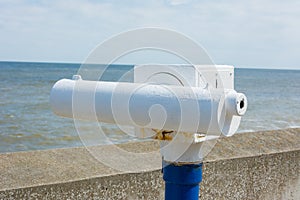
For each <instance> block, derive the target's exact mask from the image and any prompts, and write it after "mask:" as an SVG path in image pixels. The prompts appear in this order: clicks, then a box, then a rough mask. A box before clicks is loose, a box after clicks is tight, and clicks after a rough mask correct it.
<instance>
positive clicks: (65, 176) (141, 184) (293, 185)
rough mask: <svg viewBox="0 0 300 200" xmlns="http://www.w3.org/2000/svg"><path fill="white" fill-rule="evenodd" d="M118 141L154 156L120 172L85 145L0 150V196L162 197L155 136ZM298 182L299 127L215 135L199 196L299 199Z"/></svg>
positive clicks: (13, 197)
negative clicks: (135, 140)
mask: <svg viewBox="0 0 300 200" xmlns="http://www.w3.org/2000/svg"><path fill="white" fill-rule="evenodd" d="M119 146H120V147H121V148H123V149H126V150H129V151H132V152H143V151H153V152H154V153H155V154H157V156H156V157H155V159H151V160H145V161H144V162H142V163H138V164H137V163H132V165H133V166H134V167H133V169H134V170H132V171H131V172H130V173H124V172H120V171H118V170H115V169H111V168H109V167H107V166H105V165H104V164H102V163H100V162H99V161H97V160H96V159H95V158H94V157H93V156H91V155H90V153H89V152H88V151H87V150H86V149H85V148H69V149H55V150H47V151H32V152H18V153H7V154H0V177H1V179H0V199H163V197H164V183H163V181H162V174H161V170H160V167H161V164H160V163H161V158H160V155H159V152H158V151H157V150H158V148H159V145H158V142H155V141H154V142H140V143H129V144H122V145H119ZM94 148H101V149H100V150H101V152H103V153H104V154H109V152H110V151H111V150H110V146H105V147H94ZM299 188H300V129H287V130H280V131H267V132H257V133H245V134H238V135H235V136H233V137H231V138H223V139H219V140H218V142H217V144H216V146H215V148H214V149H213V151H211V152H210V154H209V155H208V156H207V157H206V159H205V161H204V168H203V181H202V183H201V191H200V195H201V197H200V199H205V200H207V199H272V200H273V199H295V200H296V199H297V200H298V199H300V191H299Z"/></svg>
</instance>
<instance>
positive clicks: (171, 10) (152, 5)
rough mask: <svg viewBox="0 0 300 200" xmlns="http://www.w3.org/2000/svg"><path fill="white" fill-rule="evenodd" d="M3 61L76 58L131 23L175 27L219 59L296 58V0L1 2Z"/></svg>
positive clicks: (270, 62)
mask: <svg viewBox="0 0 300 200" xmlns="http://www.w3.org/2000/svg"><path fill="white" fill-rule="evenodd" d="M0 13H1V15H0V28H1V37H0V60H40V61H77V62H81V61H82V60H83V59H84V58H85V57H86V56H87V55H88V53H89V52H90V51H91V50H92V49H93V48H94V47H95V46H96V45H97V44H99V43H100V42H102V41H104V40H105V39H107V38H108V37H110V36H112V35H114V34H117V33H119V32H123V31H126V30H129V29H133V28H138V27H144V26H155V27H162V28H168V29H173V30H176V31H179V32H181V33H183V34H186V35H188V36H190V37H191V38H193V39H194V40H196V41H197V42H198V43H200V44H202V45H203V46H204V47H205V48H206V49H207V51H208V52H209V53H210V54H211V56H212V58H213V59H214V60H215V61H216V62H217V63H228V64H236V65H248V66H267V67H268V66H270V67H272V66H283V65H286V66H296V65H298V64H299V61H300V60H299V58H298V55H299V52H300V49H299V44H300V38H299V35H300V28H299V20H300V5H299V3H298V1H288V2H284V3H282V1H279V0H263V1H250V2H248V1H237V0H230V1H222V0H220V1H205V0H201V1H192V0H160V1H158V0H152V1H142V2H141V1H139V0H133V1H125V0H124V1H116V0H110V1H108V0H103V1H95V0H89V1H83V0H82V1H81V0H73V1H70V0H67V1H59V0H53V1H33V0H27V1H26V0H25V1H21V0H20V1H18V0H16V1H7V0H4V1H0Z"/></svg>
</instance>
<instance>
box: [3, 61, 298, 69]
mask: <svg viewBox="0 0 300 200" xmlns="http://www.w3.org/2000/svg"><path fill="white" fill-rule="evenodd" d="M0 62H16V63H44V64H46V63H53V64H83V63H81V62H73V61H30V60H0ZM137 64H140V63H137ZM163 64H166V65H172V64H173V65H175V64H180V63H163ZM181 64H182V63H181ZM110 65H135V64H130V63H112V64H110ZM215 65H224V64H215ZM227 65H232V64H227ZM232 66H234V68H236V69H272V70H300V67H295V68H293V67H292V68H290V67H289V68H278V67H258V66H253V67H252V66H247V65H232Z"/></svg>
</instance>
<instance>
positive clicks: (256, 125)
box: [0, 62, 300, 152]
mask: <svg viewBox="0 0 300 200" xmlns="http://www.w3.org/2000/svg"><path fill="white" fill-rule="evenodd" d="M79 67H80V64H58V63H28V62H27V63H25V62H0V70H1V71H0V152H14V151H26V150H36V149H49V148H61V147H73V146H81V145H82V142H81V140H80V138H79V136H78V134H77V131H76V129H75V126H74V123H73V120H72V119H67V118H61V117H58V116H55V115H54V114H53V113H52V112H51V109H50V105H49V94H50V90H51V88H52V86H53V84H54V83H55V82H56V81H57V80H59V79H61V78H71V77H72V75H73V74H76V72H77V70H78V68H79ZM132 67H133V66H131V65H113V66H110V67H109V68H108V70H107V71H106V73H105V74H104V75H103V78H102V80H107V81H117V80H118V79H119V78H120V77H121V76H122V75H123V74H124V73H127V72H128V71H129V70H130V69H132ZM123 81H132V74H130V73H129V74H128V76H126V77H125V78H124V79H123ZM235 89H236V90H237V91H239V92H243V93H245V94H246V96H247V98H248V102H249V105H248V111H247V113H246V115H245V116H244V117H243V118H242V122H241V125H240V128H239V131H238V132H239V133H242V132H249V131H259V130H275V129H282V128H291V127H300V70H265V69H236V70H235ZM103 129H104V132H105V133H106V135H107V136H108V138H109V140H110V141H112V142H114V143H122V142H126V141H129V140H136V138H133V137H131V136H130V135H127V134H125V133H123V132H122V131H121V130H120V129H118V128H117V127H116V126H114V125H109V124H106V125H105V126H104V128H103ZM91 140H92V138H91ZM99 143H102V144H107V143H108V140H107V138H106V139H103V141H98V144H99Z"/></svg>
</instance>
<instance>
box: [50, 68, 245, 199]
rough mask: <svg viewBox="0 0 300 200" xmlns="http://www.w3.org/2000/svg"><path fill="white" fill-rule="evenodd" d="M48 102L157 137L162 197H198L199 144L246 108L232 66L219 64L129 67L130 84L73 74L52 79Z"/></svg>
mask: <svg viewBox="0 0 300 200" xmlns="http://www.w3.org/2000/svg"><path fill="white" fill-rule="evenodd" d="M50 103H51V107H52V110H53V112H54V113H55V114H57V115H59V116H63V117H69V118H76V119H82V120H92V121H95V120H97V121H100V122H105V123H116V124H118V125H129V126H133V127H135V133H136V135H137V136H139V137H153V138H155V139H158V140H161V141H162V142H161V154H162V158H163V174H164V175H163V177H164V180H165V182H166V184H165V186H166V190H165V199H198V196H199V183H200V182H201V180H202V161H203V157H204V156H205V154H206V153H207V151H206V152H205V150H204V149H205V148H203V144H204V143H205V142H206V141H208V140H212V139H215V138H218V137H220V136H231V135H233V134H234V133H235V132H236V130H237V129H238V126H239V123H240V120H241V116H243V115H244V114H245V112H246V109H247V98H246V96H245V95H244V94H242V93H238V92H236V91H235V90H234V68H233V67H232V66H224V65H222V66H220V65H217V66H203V65H201V66H200V65H198V66H197V65H196V66H193V65H143V66H135V67H134V83H125V82H105V81H88V80H82V78H81V77H80V75H75V76H73V79H72V80H70V79H62V80H59V81H58V82H57V83H55V85H54V86H53V88H52V91H51V95H50ZM206 150H207V149H206Z"/></svg>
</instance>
